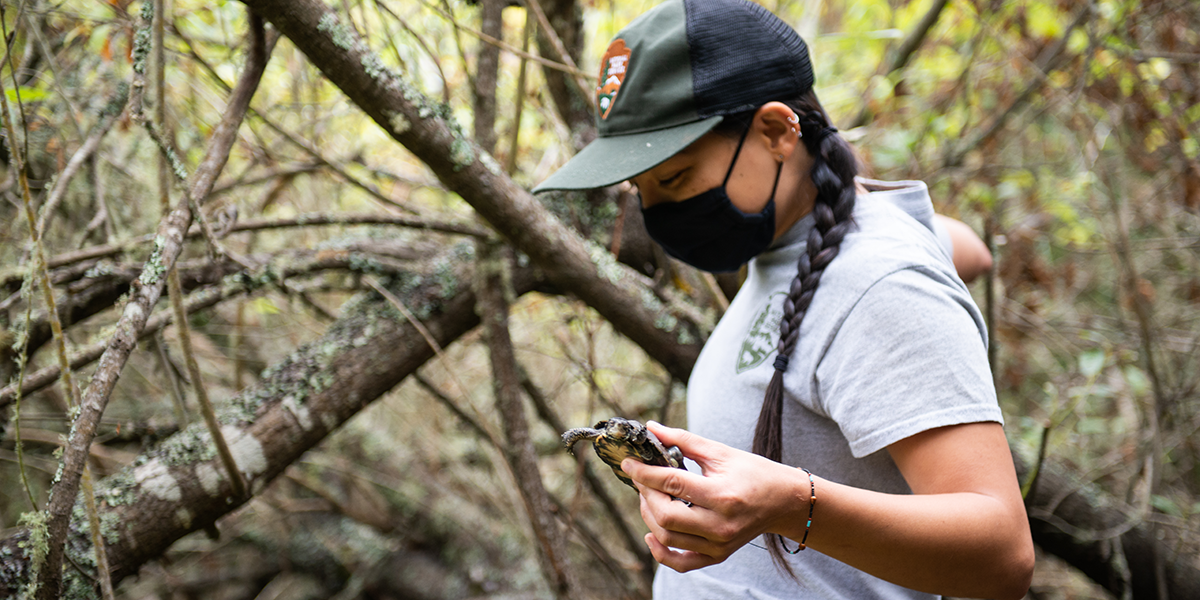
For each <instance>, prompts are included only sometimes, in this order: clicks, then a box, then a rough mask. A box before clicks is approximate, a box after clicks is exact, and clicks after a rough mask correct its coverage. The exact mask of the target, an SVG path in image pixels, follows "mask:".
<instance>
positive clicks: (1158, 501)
mask: <svg viewBox="0 0 1200 600" xmlns="http://www.w3.org/2000/svg"><path fill="white" fill-rule="evenodd" d="M1150 506H1153V507H1154V508H1155V510H1157V511H1159V512H1161V513H1166V514H1168V515H1171V516H1173V517H1183V511H1182V510H1180V509H1179V505H1178V504H1175V501H1174V500H1172V499H1170V498H1168V497H1166V496H1159V495H1158V494H1155V495H1153V496H1150Z"/></svg>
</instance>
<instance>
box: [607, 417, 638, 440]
mask: <svg viewBox="0 0 1200 600" xmlns="http://www.w3.org/2000/svg"><path fill="white" fill-rule="evenodd" d="M596 429H603V430H604V435H605V437H608V438H610V439H614V440H628V441H630V442H635V443H636V442H641V441H642V440H644V439H645V436H646V427H645V426H644V425H642V424H641V423H639V422H638V421H635V420H633V419H622V418H621V417H613V418H611V419H609V420H607V421H601V422H600V423H597V424H596Z"/></svg>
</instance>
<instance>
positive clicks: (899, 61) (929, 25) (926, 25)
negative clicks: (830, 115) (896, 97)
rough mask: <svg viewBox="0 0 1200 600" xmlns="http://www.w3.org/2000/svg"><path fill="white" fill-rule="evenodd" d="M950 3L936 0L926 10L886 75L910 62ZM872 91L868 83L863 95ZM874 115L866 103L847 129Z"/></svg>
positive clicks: (899, 49) (888, 67)
mask: <svg viewBox="0 0 1200 600" xmlns="http://www.w3.org/2000/svg"><path fill="white" fill-rule="evenodd" d="M949 3H950V0H934V3H933V6H931V7H929V10H928V11H926V12H925V16H923V17H921V21H920V22H919V23H917V26H916V27H915V28H913V30H912V32H910V33H909V34H908V37H907V38H905V39H904V43H902V44H900V47H899V48H897V49H896V51H895V53H893V54H892V55H891V60H890V61H888V66H887V70H886V71H884V73H883V75H884V76H887V75H891V74H892V73H895V72H896V71H899V70H900V69H903V68H904V66H905V65H907V64H908V59H910V58H912V55H913V54H916V52H917V49H918V48H920V47H921V44H922V43H923V42H924V41H925V37H926V36H927V35H929V30H930V29H933V26H934V25H935V24H936V23H937V22H938V18H939V17H941V15H942V9H944V8H946V5H947V4H949ZM870 92H871V86H870V84H868V86H867V89H866V90H864V92H863V97H864V98H867V97H869V96H870ZM874 116H875V115H874V113H873V111H871V107H870V105H869V104H866V103H864V104H863V107H862V108H861V109H860V110H859V111H858V116H857V117H854V120H853V121H851V122H850V125H849V126H848V127H846V129H854V128H855V127H862V126H863V125H866V124H867V122H868V121H870V120H871V118H872V117H874Z"/></svg>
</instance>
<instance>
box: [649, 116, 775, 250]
mask: <svg viewBox="0 0 1200 600" xmlns="http://www.w3.org/2000/svg"><path fill="white" fill-rule="evenodd" d="M749 131H750V128H749V127H747V128H746V131H745V132H743V133H742V138H741V139H740V140H738V145H737V150H736V151H734V153H733V160H732V161H731V162H730V163H729V170H728V171H726V172H725V181H723V182H721V185H720V186H719V187H715V188H713V189H711V190H708V191H706V192H702V193H700V194H698V195H696V196H693V197H691V198H688V199H687V200H684V201H682V202H660V203H658V204H655V205H654V206H651V207H650V208H643V209H642V218H643V219H644V220H645V222H646V232H647V233H649V234H650V237H651V238H653V239H654V241H656V242H658V243H659V245H661V246H662V247H663V249H664V250H666V251H667V254H670V255H671V256H674V257H675V258H678V259H679V260H682V261H683V262H685V263H687V264H689V265H692V266H693V267H696V268H697V269H700V270H702V271H709V272H712V273H722V272H728V271H736V270H737V269H738V268H739V267H741V266H742V265H743V264H745V263H746V262H747V261H749V260H750V259H751V258H754V257H755V256H757V255H758V254H759V253H760V252H762V251H763V250H766V249H767V246H770V245H771V241H772V240H774V239H775V188H776V187H778V186H779V174H780V172H781V171H782V170H783V163H780V164H779V168H778V169H777V170H776V171H775V184H774V185H773V186H772V187H771V198H770V200H768V201H767V205H766V207H764V208H763V209H762V212H759V213H756V214H746V213H744V212H742V211H740V210H738V209H737V207H736V206H734V205H733V202H731V201H730V200H729V194H727V193H726V192H725V185H726V184H727V183H729V175H730V174H731V173H733V166H734V165H735V164H737V158H738V155H739V154H741V152H742V143H743V142H745V141H746V134H747V133H749Z"/></svg>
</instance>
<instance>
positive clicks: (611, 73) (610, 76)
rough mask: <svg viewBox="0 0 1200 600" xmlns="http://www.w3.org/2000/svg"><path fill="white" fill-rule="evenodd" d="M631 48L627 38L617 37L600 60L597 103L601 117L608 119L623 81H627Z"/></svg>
mask: <svg viewBox="0 0 1200 600" xmlns="http://www.w3.org/2000/svg"><path fill="white" fill-rule="evenodd" d="M630 53H631V52H630V50H629V48H626V47H625V40H623V39H620V38H618V39H615V40H613V42H612V43H611V44H609V45H608V50H606V51H605V52H604V59H603V60H601V61H600V82H599V85H597V86H596V103H597V105H598V106H599V107H600V118H601V119H607V118H608V113H609V111H611V110H612V105H613V102H615V101H616V100H617V91H619V90H620V89H621V82H623V81H625V72H626V70H627V69H628V68H629V55H630Z"/></svg>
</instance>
